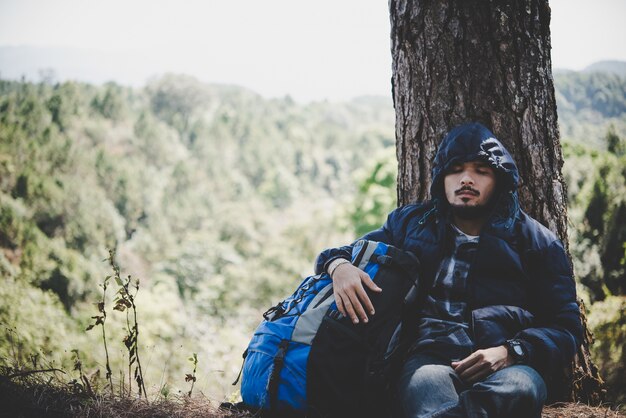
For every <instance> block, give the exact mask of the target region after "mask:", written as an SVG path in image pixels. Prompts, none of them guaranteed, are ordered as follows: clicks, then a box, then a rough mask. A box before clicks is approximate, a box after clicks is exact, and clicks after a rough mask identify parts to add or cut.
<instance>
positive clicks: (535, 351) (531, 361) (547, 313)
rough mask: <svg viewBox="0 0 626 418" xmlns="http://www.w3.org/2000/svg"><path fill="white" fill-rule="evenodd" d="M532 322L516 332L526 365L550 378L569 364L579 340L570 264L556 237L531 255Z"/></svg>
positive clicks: (578, 311) (577, 315)
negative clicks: (533, 313)
mask: <svg viewBox="0 0 626 418" xmlns="http://www.w3.org/2000/svg"><path fill="white" fill-rule="evenodd" d="M533 259H534V260H532V262H533V265H534V268H533V269H532V271H531V274H533V275H535V276H536V277H533V278H532V280H533V281H534V282H535V289H534V290H536V292H534V293H535V294H534V296H533V297H536V298H537V300H536V306H537V312H536V315H535V326H534V327H533V328H527V329H525V330H522V331H521V332H519V333H518V334H517V335H516V336H515V338H517V339H520V340H521V342H522V344H523V345H524V347H525V348H526V352H527V353H528V365H529V366H531V367H533V368H534V369H536V370H537V371H538V372H539V373H541V374H542V375H543V376H544V378H550V377H552V376H554V375H555V373H556V372H560V371H562V369H563V367H565V366H566V365H567V364H569V363H570V362H571V361H572V359H573V358H574V355H575V354H576V351H577V349H578V347H579V345H580V344H581V341H582V332H583V330H582V324H581V320H580V310H579V308H578V303H577V302H576V285H575V282H574V277H573V272H572V268H571V265H570V262H569V259H568V258H567V255H566V253H565V249H564V248H563V245H562V244H561V242H560V241H559V240H554V241H553V242H552V243H551V244H550V245H548V246H547V247H546V248H544V249H542V250H538V251H537V252H536V253H535V254H534V255H533Z"/></svg>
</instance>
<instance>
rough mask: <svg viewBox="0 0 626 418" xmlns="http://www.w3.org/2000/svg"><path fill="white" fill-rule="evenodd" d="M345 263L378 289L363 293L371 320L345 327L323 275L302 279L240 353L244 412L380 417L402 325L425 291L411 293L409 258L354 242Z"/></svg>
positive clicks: (414, 288) (414, 263)
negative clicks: (369, 305)
mask: <svg viewBox="0 0 626 418" xmlns="http://www.w3.org/2000/svg"><path fill="white" fill-rule="evenodd" d="M352 264H354V265H355V266H357V267H359V268H360V269H362V270H363V271H365V272H366V273H368V274H369V276H370V277H371V278H372V280H374V282H375V283H376V284H377V285H378V286H379V287H380V288H382V289H383V291H382V292H380V293H375V292H371V291H369V289H367V288H366V291H367V292H368V296H369V297H370V299H371V301H372V304H373V305H374V308H375V311H376V314H375V315H373V316H371V317H370V320H369V321H368V323H366V324H363V323H361V324H353V323H352V322H351V321H350V319H349V318H346V317H344V316H343V315H342V314H341V313H340V312H339V311H338V309H337V305H336V303H335V299H334V296H333V288H332V279H331V278H330V276H328V274H326V273H324V274H320V275H316V276H310V277H307V278H306V279H304V281H303V282H302V284H300V286H298V288H297V289H296V291H295V292H294V293H293V295H291V296H289V297H288V298H287V299H285V300H283V301H282V302H280V303H278V304H277V305H276V306H274V307H272V308H270V309H269V310H268V311H267V312H265V314H264V315H263V316H264V318H265V319H264V321H262V322H261V324H260V325H259V326H258V327H257V329H256V331H255V333H254V336H253V337H252V341H251V342H250V344H249V345H248V348H247V350H246V352H245V353H244V364H243V368H242V375H241V396H242V398H243V403H244V404H245V405H246V406H247V407H248V408H250V409H253V410H258V411H261V412H263V411H266V412H268V413H269V414H270V416H272V417H274V416H303V415H305V414H306V416H314V417H317V416H320V417H321V416H324V417H332V416H337V417H339V416H363V417H366V416H377V417H380V416H386V415H387V412H386V411H387V408H388V402H387V400H388V397H389V392H390V390H389V389H390V384H391V379H392V376H393V374H394V373H395V372H397V370H398V367H399V365H400V363H399V362H400V361H401V357H402V353H403V352H404V349H405V348H406V344H405V341H404V340H406V338H403V336H404V334H405V332H404V331H403V328H402V322H403V321H402V319H403V317H404V316H405V314H406V312H407V310H409V309H411V307H413V305H414V304H415V302H416V295H417V294H418V293H420V294H423V293H425V292H422V291H421V289H419V292H418V287H419V285H420V283H419V281H418V272H419V262H418V260H417V258H416V257H415V255H413V254H412V253H409V252H406V251H401V250H398V249H396V248H394V247H392V246H390V245H387V244H384V243H381V242H374V241H366V240H360V241H358V242H357V243H356V244H355V245H354V249H353V253H352ZM412 316H415V315H412ZM406 328H407V327H405V329H406Z"/></svg>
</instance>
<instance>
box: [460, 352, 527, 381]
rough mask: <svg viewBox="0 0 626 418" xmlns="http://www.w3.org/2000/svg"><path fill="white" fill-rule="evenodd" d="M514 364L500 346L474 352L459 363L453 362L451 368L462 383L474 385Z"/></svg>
mask: <svg viewBox="0 0 626 418" xmlns="http://www.w3.org/2000/svg"><path fill="white" fill-rule="evenodd" d="M514 363H515V361H514V360H513V358H512V357H511V356H510V355H509V350H507V349H506V346H504V345H500V346H498V347H491V348H485V349H483V350H476V351H474V352H473V353H472V354H470V355H469V356H468V357H465V358H464V359H463V360H461V361H453V362H452V364H451V366H452V368H453V369H454V371H455V372H456V374H458V375H459V377H460V378H461V379H462V380H463V381H465V382H468V383H475V382H478V381H479V380H481V379H483V378H485V377H487V376H489V375H490V374H491V373H493V372H495V371H498V370H500V369H503V368H505V367H508V366H511V365H512V364H514Z"/></svg>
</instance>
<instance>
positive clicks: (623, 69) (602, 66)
mask: <svg viewBox="0 0 626 418" xmlns="http://www.w3.org/2000/svg"><path fill="white" fill-rule="evenodd" d="M583 72H585V73H592V72H604V73H613V74H617V75H620V76H622V77H626V62H625V61H598V62H594V63H593V64H591V65H589V66H588V67H586V68H585V69H584V70H583Z"/></svg>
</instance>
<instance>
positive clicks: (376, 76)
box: [0, 0, 626, 100]
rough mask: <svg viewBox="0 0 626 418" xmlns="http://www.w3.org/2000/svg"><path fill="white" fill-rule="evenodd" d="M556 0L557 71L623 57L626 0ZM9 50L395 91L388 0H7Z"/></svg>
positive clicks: (1, 0)
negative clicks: (57, 50)
mask: <svg viewBox="0 0 626 418" xmlns="http://www.w3.org/2000/svg"><path fill="white" fill-rule="evenodd" d="M550 5H551V7H552V46H553V50H552V59H553V64H554V67H555V68H569V69H582V68H584V67H585V66H587V65H589V64H591V63H593V62H595V61H599V60H606V59H613V60H623V61H626V46H625V45H626V25H625V24H624V23H623V19H624V17H625V16H626V0H595V1H593V2H592V1H588V0H552V1H550ZM0 46H38V47H62V48H78V49H80V50H81V51H82V53H84V54H83V56H84V59H81V62H80V63H74V62H70V61H71V60H70V59H69V58H68V60H67V61H68V62H65V63H61V64H59V63H58V62H56V61H54V60H53V59H52V58H50V61H49V63H48V62H46V60H47V59H48V57H47V55H46V51H44V50H42V52H41V62H43V63H44V64H42V65H46V66H47V67H55V69H56V70H57V74H58V76H59V77H60V78H66V77H78V78H83V79H87V81H96V82H98V81H104V80H106V79H115V80H116V81H118V82H121V83H124V84H134V85H141V84H143V83H144V82H145V81H146V79H147V78H148V77H150V76H153V75H158V74H162V73H164V72H168V71H170V72H180V73H187V74H192V75H195V76H196V77H198V78H199V79H201V80H203V81H207V82H217V83H229V84H238V85H242V86H246V87H249V88H251V89H253V90H255V91H257V92H259V93H261V94H263V95H265V96H282V95H285V94H290V95H291V96H293V97H295V98H296V99H300V100H311V99H315V100H319V99H324V98H329V99H346V98H350V97H353V96H357V95H362V94H379V95H390V81H389V80H390V77H391V53H390V47H389V12H388V6H387V1H384V0H316V1H304V0H262V1H261V0H193V1H192V0H107V1H95V0H0ZM89 51H91V52H89ZM103 56H104V57H106V58H105V59H103V58H102V57H103ZM0 68H3V63H1V62H0ZM0 74H1V75H2V76H5V77H12V76H15V75H13V74H10V73H8V72H7V70H6V69H4V68H3V69H2V70H1V73H0ZM82 74H85V75H82Z"/></svg>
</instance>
